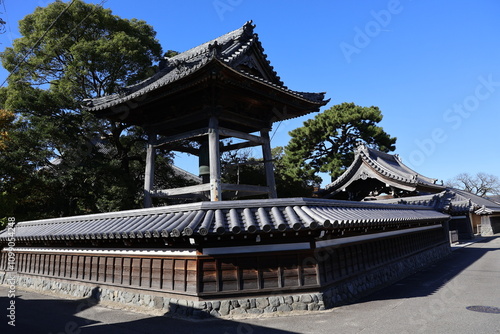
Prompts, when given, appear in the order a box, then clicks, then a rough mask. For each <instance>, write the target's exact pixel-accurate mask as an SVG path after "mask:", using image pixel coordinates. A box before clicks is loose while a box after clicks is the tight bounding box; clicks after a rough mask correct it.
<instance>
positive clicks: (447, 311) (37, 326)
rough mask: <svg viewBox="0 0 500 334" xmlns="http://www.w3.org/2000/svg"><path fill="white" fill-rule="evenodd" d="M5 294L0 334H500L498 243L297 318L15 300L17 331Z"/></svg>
mask: <svg viewBox="0 0 500 334" xmlns="http://www.w3.org/2000/svg"><path fill="white" fill-rule="evenodd" d="M7 294H8V289H7V288H5V287H4V286H1V287H0V315H1V317H0V319H1V323H0V333H2V334H3V333H52V334H59V333H68V334H69V333H75V334H76V333H123V334H132V333H134V334H137V333H175V334H181V333H220V334H257V333H274V334H278V333H384V334H389V333H398V334H401V333H500V314H494V313H482V312H474V311H470V310H467V309H466V307H468V306H491V307H497V308H500V237H492V238H485V239H483V240H481V241H479V242H476V243H473V244H471V245H468V246H466V247H461V248H458V249H456V250H455V251H454V252H453V253H452V255H450V256H449V257H447V258H446V259H445V260H443V261H440V262H439V263H437V264H435V265H432V266H431V267H429V268H427V269H426V270H423V271H420V272H418V273H416V274H414V275H412V276H410V277H408V278H406V279H404V280H402V281H400V282H398V283H396V284H394V285H392V286H390V287H388V288H386V289H383V290H381V291H379V292H377V293H375V294H373V295H371V296H370V297H369V298H366V299H364V300H361V301H359V302H358V303H356V304H352V305H347V306H343V307H338V308H334V309H331V310H327V311H323V312H315V313H307V314H302V315H291V316H290V315H288V316H279V317H277V316H272V317H261V318H247V319H231V320H230V319H227V320H221V319H209V320H203V321H189V320H181V319H173V318H168V317H153V316H147V315H144V314H138V313H132V312H126V311H121V310H112V309H107V308H104V307H100V306H98V305H97V306H96V305H92V304H91V303H89V302H88V301H87V300H67V299H58V298H54V297H50V296H45V295H41V294H37V293H33V292H26V291H20V290H18V291H17V292H16V298H15V302H16V304H15V306H16V327H15V328H14V327H11V326H8V325H7V321H8V318H7V317H6V316H7V312H8V311H7V310H6V308H7V307H8V303H9V301H10V300H11V299H9V298H8V296H7Z"/></svg>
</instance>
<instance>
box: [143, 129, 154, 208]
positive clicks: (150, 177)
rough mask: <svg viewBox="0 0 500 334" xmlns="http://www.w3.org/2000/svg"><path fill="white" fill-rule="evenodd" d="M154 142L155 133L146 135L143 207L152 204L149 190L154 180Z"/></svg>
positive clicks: (151, 188)
mask: <svg viewBox="0 0 500 334" xmlns="http://www.w3.org/2000/svg"><path fill="white" fill-rule="evenodd" d="M155 142H156V134H149V135H148V148H147V152H146V171H145V173H144V207H145V208H150V207H152V206H153V200H152V198H151V190H153V185H154V181H155V156H156V149H155V148H154V146H153V145H154V143H155Z"/></svg>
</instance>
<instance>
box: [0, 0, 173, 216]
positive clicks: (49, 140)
mask: <svg viewBox="0 0 500 334" xmlns="http://www.w3.org/2000/svg"><path fill="white" fill-rule="evenodd" d="M68 6H69V4H68V3H64V2H62V1H56V2H53V3H51V4H49V5H48V6H47V7H44V8H42V7H39V8H37V9H36V10H35V12H34V13H33V14H30V15H27V16H26V17H25V18H24V19H23V20H21V21H20V22H19V25H20V33H21V35H22V37H20V38H18V39H16V40H15V41H14V42H13V47H12V48H6V50H5V52H3V53H2V54H1V55H0V58H1V60H2V64H3V66H4V67H5V68H6V69H7V70H8V71H9V72H10V77H9V86H8V87H7V88H2V89H0V105H1V107H2V108H4V109H6V110H9V111H11V112H13V113H14V114H15V119H14V120H13V121H12V122H10V123H9V132H8V141H7V142H6V146H5V147H3V149H2V150H1V154H0V194H1V196H0V212H1V214H2V216H3V215H7V214H8V215H11V216H15V217H16V219H17V220H18V221H21V220H25V219H38V218H45V217H57V216H67V215H75V214H86V213H94V212H103V211H115V210H123V209H132V208H138V207H140V206H141V201H142V190H141V189H142V184H143V182H144V181H143V177H144V176H143V173H144V164H145V147H146V141H145V134H144V133H143V131H142V130H141V129H140V128H135V127H128V126H127V125H125V124H122V123H115V122H108V121H105V120H99V119H97V118H95V117H94V116H93V115H91V114H89V113H88V112H85V111H83V110H82V109H81V107H80V106H81V103H82V100H83V99H85V98H92V97H98V96H103V95H106V94H112V93H116V92H119V90H120V89H121V87H123V86H125V85H129V84H133V83H136V82H138V81H139V80H142V79H144V78H146V77H149V76H150V75H151V74H152V73H154V72H155V71H156V65H155V64H156V63H157V61H158V60H159V59H160V57H161V54H162V49H161V46H160V44H159V43H158V41H157V40H156V39H155V35H156V32H155V31H154V30H153V28H152V27H151V26H149V25H148V24H146V23H145V22H144V21H140V20H136V19H132V20H126V19H122V18H119V17H118V16H115V15H113V14H112V13H111V11H110V10H108V9H103V8H102V7H100V6H98V5H94V4H87V3H85V2H83V1H80V0H77V1H75V2H74V3H73V5H71V6H70V7H68ZM66 8H67V10H66V11H65V9H66ZM61 13H63V14H62V15H61V16H60V18H59V19H58V20H57V22H56V23H55V24H54V25H53V26H52V28H50V30H48V33H47V34H46V36H45V37H44V38H43V39H42V40H41V42H40V43H38V44H37V41H39V39H40V37H42V35H43V34H44V33H45V32H46V31H47V29H49V27H50V26H51V24H52V23H53V22H54V21H55V20H56V18H57V17H58V15H60V14H61ZM34 45H35V46H36V47H35V48H34V49H33V50H32V51H31V52H29V51H30V49H31V48H32V46H34ZM25 55H27V56H26V58H25ZM0 131H1V129H0ZM171 158H172V156H171V154H170V153H169V152H160V153H159V160H160V161H161V162H162V163H163V164H164V165H165V167H161V168H160V169H162V170H163V171H165V176H163V177H159V179H160V181H161V182H162V183H163V184H165V183H169V182H177V183H178V181H177V180H175V175H173V173H172V172H171V171H170V172H168V170H169V166H168V165H169V163H170V162H171Z"/></svg>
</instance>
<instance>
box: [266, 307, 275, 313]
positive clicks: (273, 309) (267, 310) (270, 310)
mask: <svg viewBox="0 0 500 334" xmlns="http://www.w3.org/2000/svg"><path fill="white" fill-rule="evenodd" d="M273 312H276V306H271V305H269V306H268V307H266V308H265V309H264V313H273Z"/></svg>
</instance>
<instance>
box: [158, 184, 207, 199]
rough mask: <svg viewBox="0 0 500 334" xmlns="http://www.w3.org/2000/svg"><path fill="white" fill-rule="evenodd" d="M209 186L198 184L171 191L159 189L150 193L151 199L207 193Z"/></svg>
mask: <svg viewBox="0 0 500 334" xmlns="http://www.w3.org/2000/svg"><path fill="white" fill-rule="evenodd" d="M209 190H210V184H208V183H206V184H198V185H195V186H188V187H181V188H172V189H160V190H155V191H153V192H152V196H153V197H170V196H176V195H183V194H193V193H198V192H203V191H209Z"/></svg>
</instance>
